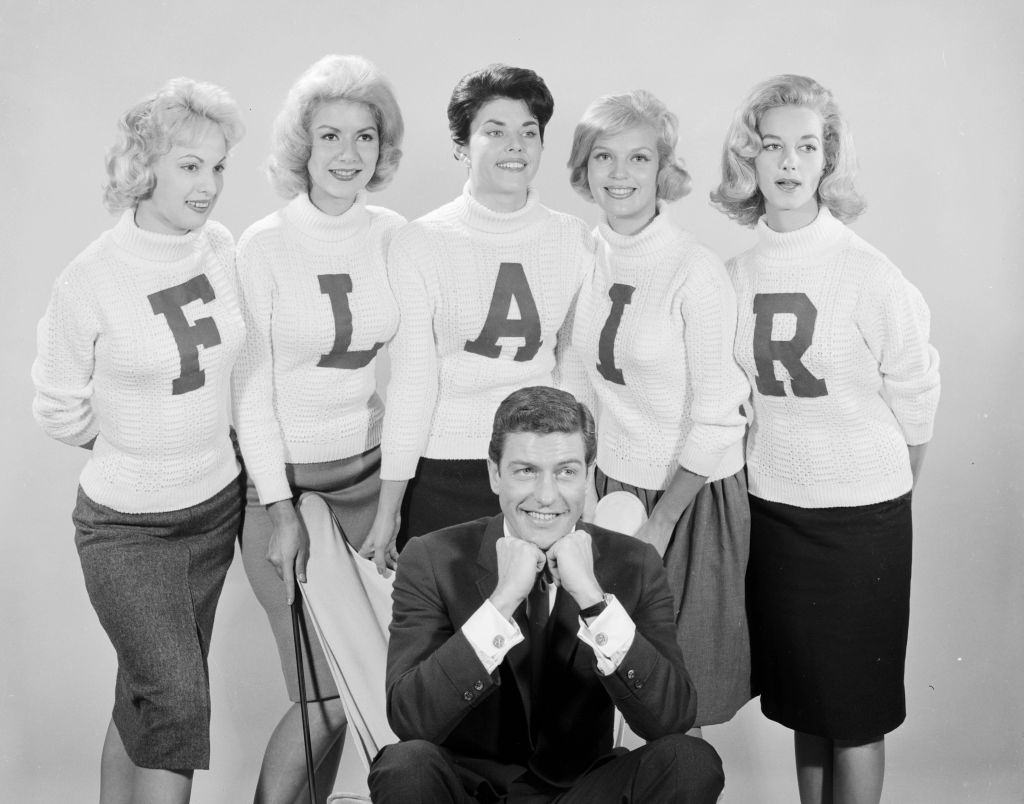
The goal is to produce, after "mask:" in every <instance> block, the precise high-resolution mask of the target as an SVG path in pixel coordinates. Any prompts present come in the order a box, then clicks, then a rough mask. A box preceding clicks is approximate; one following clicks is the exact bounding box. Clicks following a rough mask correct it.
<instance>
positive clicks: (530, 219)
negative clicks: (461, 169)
mask: <svg viewBox="0 0 1024 804" xmlns="http://www.w3.org/2000/svg"><path fill="white" fill-rule="evenodd" d="M458 201H459V202H460V204H461V210H460V212H461V216H462V218H463V220H464V221H465V223H466V225H467V226H469V227H470V228H472V229H477V230H479V231H481V232H491V233H493V234H508V233H510V232H517V231H519V230H521V229H525V228H527V227H528V226H532V225H533V224H534V223H536V222H537V221H539V220H541V219H543V217H544V207H542V206H541V205H540V194H539V193H538V192H537V191H536V190H535V189H534V188H532V187H530V188H529V189H528V190H527V191H526V203H525V204H524V205H523V206H522V207H521V208H520V209H517V210H516V211H515V212H495V211H494V210H493V209H490V208H489V207H485V206H484V205H483V204H481V203H480V202H479V201H477V200H476V199H475V198H473V196H472V195H470V192H469V182H468V181H467V182H466V184H465V186H464V187H463V188H462V195H461V196H460V197H459V199H458Z"/></svg>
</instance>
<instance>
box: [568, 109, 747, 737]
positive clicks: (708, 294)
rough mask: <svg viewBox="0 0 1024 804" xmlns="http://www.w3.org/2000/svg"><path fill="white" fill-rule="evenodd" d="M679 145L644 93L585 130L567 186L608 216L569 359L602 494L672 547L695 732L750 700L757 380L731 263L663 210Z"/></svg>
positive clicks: (662, 548)
mask: <svg viewBox="0 0 1024 804" xmlns="http://www.w3.org/2000/svg"><path fill="white" fill-rule="evenodd" d="M677 140H678V121H677V119H676V116H675V115H674V114H672V113H671V112H670V111H669V110H668V109H667V108H666V107H665V106H664V104H662V103H661V101H659V100H658V99H657V98H655V97H654V96H653V95H651V94H650V93H649V92H646V91H644V90H637V91H634V92H629V93H624V94H619V95H606V96H604V97H601V98H598V99H597V100H596V101H594V102H593V103H592V104H591V105H590V106H589V107H588V108H587V110H586V111H585V112H584V113H583V118H582V119H581V120H580V122H579V123H578V124H577V126H576V132H575V136H574V137H573V145H572V152H571V154H570V157H569V169H570V171H571V172H570V177H569V178H570V182H571V184H572V186H573V188H574V189H575V190H576V191H577V192H578V193H580V195H582V196H583V197H584V198H586V199H587V200H591V201H594V202H595V203H596V204H597V205H598V207H599V208H600V210H601V220H600V223H599V224H598V227H597V230H596V233H595V234H596V238H597V262H596V268H595V270H594V272H593V274H591V275H590V276H588V278H587V279H586V280H585V281H584V283H583V287H582V288H581V290H580V295H579V300H578V301H577V304H576V310H575V322H574V326H573V333H572V350H571V355H572V361H571V364H572V365H576V366H578V367H579V371H580V372H582V374H583V390H582V393H579V391H578V393H579V395H580V396H581V398H583V399H587V400H589V401H591V402H592V403H593V405H594V408H595V410H594V414H595V416H596V419H597V435H598V439H597V445H598V446H597V472H596V479H597V490H598V495H599V496H602V497H603V496H604V495H605V494H607V493H609V492H611V491H620V490H626V491H629V492H632V493H633V494H636V495H637V496H638V497H639V498H640V499H641V500H642V501H643V502H644V504H645V507H646V509H647V513H648V519H647V522H646V524H644V526H643V527H642V528H641V529H640V531H639V532H638V533H637V537H638V538H640V539H643V540H644V541H648V542H650V543H651V544H653V545H654V546H655V548H656V549H657V550H658V552H659V553H660V554H661V555H662V556H663V557H664V561H665V566H666V569H667V570H668V574H669V582H670V585H671V587H672V593H673V597H674V598H675V606H676V622H677V627H678V639H679V644H680V646H681V647H682V650H683V655H684V657H685V658H686V666H687V669H688V670H689V671H690V674H691V676H692V677H693V681H694V685H695V687H696V688H697V706H698V711H697V719H696V721H695V723H696V725H697V726H698V727H699V726H703V725H709V724H712V723H722V722H724V721H727V720H729V719H730V718H731V717H732V716H733V715H734V714H735V713H736V711H737V710H738V709H739V708H740V707H741V706H742V705H743V704H744V703H746V702H747V701H748V700H749V699H750V649H749V640H748V635H747V620H746V612H745V609H744V576H745V573H746V566H747V551H748V540H749V529H750V516H749V512H748V508H747V490H746V482H745V480H744V476H743V433H744V430H745V427H746V421H745V419H744V417H743V414H742V412H741V411H740V406H741V404H742V403H743V401H744V400H745V399H746V398H747V396H748V394H749V387H748V385H747V381H746V378H745V377H744V376H743V372H742V371H740V369H739V367H738V366H737V365H736V362H735V360H734V359H733V356H732V350H733V332H734V330H735V324H736V302H735V297H734V295H733V291H732V286H731V285H730V284H729V278H728V277H727V276H726V273H725V268H724V266H723V265H722V261H721V260H720V259H719V258H718V257H717V256H716V255H715V254H714V253H713V252H712V251H711V250H710V249H708V248H705V247H704V246H703V245H701V244H700V243H699V242H698V241H697V240H696V239H695V238H694V237H693V235H691V234H690V233H689V232H687V231H685V230H684V229H682V228H680V227H679V226H678V225H677V224H676V223H674V222H673V221H672V220H671V218H670V212H669V209H668V202H670V201H675V200H676V199H679V198H681V197H683V196H684V195H686V193H687V192H689V189H690V176H689V174H688V173H687V172H686V170H685V169H684V168H683V165H682V163H681V161H680V160H679V159H678V158H677V157H676V152H675V148H676V142H677ZM567 373H568V372H567ZM578 375H579V372H577V376H578ZM577 384H579V382H578V380H577ZM574 390H578V389H574Z"/></svg>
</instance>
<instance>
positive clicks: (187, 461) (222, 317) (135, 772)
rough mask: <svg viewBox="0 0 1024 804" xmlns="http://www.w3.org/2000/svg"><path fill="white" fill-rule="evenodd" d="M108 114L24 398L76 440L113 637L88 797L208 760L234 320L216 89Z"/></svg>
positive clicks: (80, 524)
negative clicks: (101, 209) (96, 229)
mask: <svg viewBox="0 0 1024 804" xmlns="http://www.w3.org/2000/svg"><path fill="white" fill-rule="evenodd" d="M119 122H120V125H119V130H118V139H117V142H116V143H115V145H114V146H113V147H112V148H111V149H110V151H109V153H108V155H107V174H108V179H109V180H108V183H107V187H106V191H105V197H104V200H105V202H106V205H107V207H108V208H109V209H110V210H111V211H112V212H121V217H120V219H119V220H118V222H117V224H116V225H115V226H114V228H113V229H110V230H109V231H107V232H105V233H104V234H102V235H101V236H100V237H99V239H98V240H96V241H95V242H93V243H92V244H91V245H90V246H88V247H87V248H86V249H85V250H84V251H83V252H82V253H81V254H79V255H78V256H77V257H76V258H75V259H74V260H73V261H72V262H71V264H70V265H69V266H68V267H67V268H66V269H65V270H64V272H63V273H61V275H60V277H59V278H58V279H57V281H56V283H55V285H54V288H53V297H52V298H51V299H50V304H49V306H48V307H47V310H46V314H45V315H44V316H43V319H42V320H41V321H40V322H39V331H38V345H39V353H38V357H37V358H36V361H35V363H34V364H33V366H32V379H33V380H34V382H35V386H36V396H35V402H34V404H33V412H34V413H35V417H36V419H37V420H38V422H39V424H40V425H41V426H42V428H43V429H44V430H45V431H46V432H47V434H49V435H51V436H53V437H54V438H56V439H58V440H60V441H63V442H64V443H66V444H71V445H72V446H79V447H83V448H85V449H88V450H91V454H90V456H89V461H88V463H86V465H85V468H84V469H83V471H82V475H81V481H80V483H81V485H80V487H79V490H78V502H77V505H76V506H75V510H74V514H73V519H74V522H75V545H76V546H77V548H78V553H79V557H80V559H81V562H82V571H83V573H84V575H85V585H86V589H87V591H88V593H89V599H90V601H91V602H92V605H93V607H94V608H95V609H96V613H97V615H98V616H99V619H100V623H101V624H102V626H103V628H104V630H105V631H106V633H107V635H108V636H109V638H110V641H111V643H112V644H113V646H114V648H115V650H116V652H117V683H116V685H115V688H114V707H113V713H112V717H111V721H110V725H109V727H108V728H107V735H106V740H105V742H104V744H103V755H102V764H101V773H100V801H101V802H123V801H166V802H186V801H188V800H189V797H190V794H191V789H192V776H193V771H194V770H195V769H196V768H208V767H209V761H210V735H209V723H210V685H209V678H208V672H207V665H206V659H207V655H208V653H209V650H210V637H211V635H212V632H213V619H214V613H215V611H216V607H217V600H218V598H219V596H220V591H221V588H222V586H223V583H224V577H225V574H226V573H227V570H228V566H229V565H230V563H231V557H232V555H233V553H234V540H235V538H236V536H237V532H238V525H239V518H240V516H241V513H242V489H241V486H240V483H239V469H240V467H239V466H238V462H237V460H236V459H235V452H234V449H233V447H232V444H231V439H230V435H229V421H228V410H229V405H228V394H229V390H230V376H231V369H232V366H233V365H234V362H235V356H236V354H237V352H238V349H239V347H240V346H241V342H242V338H243V334H244V333H243V325H242V318H241V315H240V313H239V310H238V304H237V299H236V296H235V288H234V271H233V261H234V251H233V242H232V239H231V235H230V234H229V233H228V231H227V230H226V229H225V228H224V227H223V226H220V225H218V224H216V223H213V222H212V221H208V218H209V215H210V212H211V211H212V210H213V206H214V204H215V203H216V202H217V198H218V197H219V195H220V191H221V188H222V186H223V182H224V177H223V171H224V166H225V159H226V157H227V153H228V151H229V150H230V149H231V146H232V145H234V143H236V142H237V141H238V140H239V139H240V138H241V136H242V131H243V129H242V124H241V121H240V119H239V116H238V110H237V108H236V106H235V104H234V102H233V101H232V100H231V98H230V97H228V95H227V93H226V92H224V90H222V89H220V88H219V87H215V86H213V85H212V84H202V83H197V82H195V81H191V80H189V79H187V78H178V79H175V80H173V81H170V82H168V83H167V84H166V85H165V86H164V87H163V88H162V89H161V90H159V91H158V92H157V93H155V94H154V95H152V96H150V97H148V98H146V99H145V100H143V101H141V102H139V103H138V104H136V105H135V106H133V107H132V108H131V109H129V110H128V111H127V112H126V113H125V114H124V115H123V116H122V118H121V120H120V121H119Z"/></svg>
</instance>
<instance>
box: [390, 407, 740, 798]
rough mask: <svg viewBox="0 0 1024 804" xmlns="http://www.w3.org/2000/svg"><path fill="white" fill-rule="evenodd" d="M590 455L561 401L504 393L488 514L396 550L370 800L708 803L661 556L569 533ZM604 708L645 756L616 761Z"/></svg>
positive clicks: (589, 433)
mask: <svg viewBox="0 0 1024 804" xmlns="http://www.w3.org/2000/svg"><path fill="white" fill-rule="evenodd" d="M595 450H596V442H595V438H594V420H593V417H592V416H591V415H590V412H589V411H588V410H587V408H586V406H584V405H582V404H580V403H579V402H577V401H576V399H575V398H574V397H573V396H572V395H570V394H567V393H565V392H564V391H558V390H555V389H554V388H545V387H534V388H524V389H521V390H519V391H516V392H515V393H513V394H511V395H510V396H509V397H508V398H507V399H505V401H504V402H502V404H501V406H500V407H499V408H498V411H497V413H496V414H495V417H494V428H493V432H492V436H491V443H490V447H489V450H488V455H489V457H488V468H489V470H490V477H491V486H492V488H493V489H494V491H495V493H496V494H497V495H498V500H499V503H500V505H501V510H502V514H501V515H500V516H496V517H493V518H491V519H479V520H476V521H474V522H467V523H465V524H463V525H457V526H454V527H451V528H445V529H444V530H440V531H436V532H434V533H430V534H427V535H426V536H423V537H419V538H416V539H412V540H411V541H410V542H409V544H408V545H407V546H406V547H405V550H404V551H403V553H402V555H401V557H400V559H399V562H398V574H397V577H396V579H395V587H394V618H393V620H392V623H391V641H390V645H389V648H388V667H387V682H386V684H387V706H388V719H389V721H390V723H391V727H392V728H393V729H394V731H395V733H396V734H397V735H398V736H399V738H400V739H401V742H399V743H397V744H395V745H391V746H387V747H386V748H384V749H383V750H382V751H381V753H380V754H378V756H377V758H376V759H375V760H374V763H373V767H372V769H371V773H370V792H371V795H372V798H373V801H374V802H375V804H388V802H414V801H421V802H430V803H431V804H435V802H449V801H450V802H460V803H461V802H475V801H485V802H489V801H509V802H519V801H530V802H547V801H555V800H557V801H558V802H564V804H570V803H571V802H580V804H594V802H604V801H607V802H620V801H635V802H644V804H649V803H651V802H675V801H694V802H714V801H716V799H717V797H718V794H719V792H720V791H721V789H722V785H723V783H724V777H723V775H722V767H721V761H720V760H719V758H718V755H717V754H716V753H715V751H714V749H713V748H711V746H709V745H708V744H707V743H705V742H703V741H702V740H699V739H697V738H694V737H689V736H686V735H685V732H686V730H687V729H688V728H690V726H691V725H692V723H693V718H694V713H695V711H696V699H695V693H694V689H693V686H692V684H691V683H690V678H689V676H688V675H687V672H686V666H685V664H684V663H683V656H682V653H681V652H680V649H679V646H678V645H677V644H676V637H675V625H674V623H673V608H672V595H671V593H670V592H669V589H668V586H667V583H666V580H665V573H664V571H663V569H662V566H661V562H660V560H659V559H658V556H657V553H656V552H655V551H654V549H653V548H652V547H651V546H650V545H647V544H644V543H642V542H640V541H637V540H636V539H633V538H631V537H628V536H623V535H621V534H618V533H613V532H611V531H607V530H604V529H602V528H599V527H595V526H591V525H587V524H583V523H580V522H579V518H580V514H581V513H582V510H583V503H584V498H585V496H586V490H587V487H588V484H589V483H591V482H592V473H593V462H594V454H595ZM547 578H550V579H551V585H550V586H549V585H548V584H547V583H546V579H547ZM614 707H618V708H619V710H620V711H621V712H622V714H623V716H624V717H625V719H626V722H627V723H629V725H630V727H631V728H632V729H633V730H634V731H635V732H636V733H637V734H638V735H639V736H641V737H643V738H644V739H646V740H648V743H647V744H646V745H645V746H643V747H641V748H638V749H636V750H634V751H630V752H627V751H625V749H621V748H620V749H615V750H613V748H612V724H613V717H614Z"/></svg>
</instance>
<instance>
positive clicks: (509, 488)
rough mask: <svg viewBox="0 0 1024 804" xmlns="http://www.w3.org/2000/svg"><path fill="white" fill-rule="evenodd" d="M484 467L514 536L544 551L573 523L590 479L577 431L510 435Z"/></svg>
mask: <svg viewBox="0 0 1024 804" xmlns="http://www.w3.org/2000/svg"><path fill="white" fill-rule="evenodd" d="M487 468H488V470H489V471H490V475H491V489H492V490H493V491H494V493H495V494H497V495H498V502H499V503H500V504H501V512H502V513H503V514H504V515H505V521H506V522H508V526H509V529H510V530H511V532H512V535H513V536H516V537H517V538H520V539H523V540H525V541H528V542H531V543H532V544H535V545H536V546H537V547H539V548H540V549H541V550H545V551H546V550H547V549H548V548H549V547H551V545H553V544H554V543H555V542H557V541H558V540H559V539H561V538H562V537H563V536H565V535H566V534H567V533H570V532H571V531H572V530H573V529H574V528H575V527H576V523H577V522H578V521H579V518H580V514H582V513H583V500H584V498H585V496H586V491H587V483H589V482H591V479H590V473H591V467H588V466H587V463H586V451H585V448H584V445H583V434H582V433H509V434H508V435H506V436H505V446H504V449H503V450H502V454H501V463H500V464H495V463H494V461H492V460H490V459H488V460H487Z"/></svg>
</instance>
